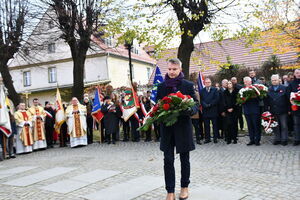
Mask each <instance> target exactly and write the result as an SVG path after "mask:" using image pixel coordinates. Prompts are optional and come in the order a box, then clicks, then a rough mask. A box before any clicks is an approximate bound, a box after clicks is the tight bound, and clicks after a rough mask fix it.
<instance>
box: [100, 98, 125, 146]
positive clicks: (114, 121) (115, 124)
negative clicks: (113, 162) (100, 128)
mask: <svg viewBox="0 0 300 200" xmlns="http://www.w3.org/2000/svg"><path fill="white" fill-rule="evenodd" d="M116 103H117V102H112V100H111V97H109V96H106V97H105V98H104V104H103V106H102V107H101V112H102V113H103V114H104V117H103V123H104V129H105V133H106V141H107V143H108V144H110V143H111V141H112V143H113V144H115V143H116V135H117V131H118V129H119V118H120V117H121V115H122V112H121V109H120V106H119V105H117V104H116Z"/></svg>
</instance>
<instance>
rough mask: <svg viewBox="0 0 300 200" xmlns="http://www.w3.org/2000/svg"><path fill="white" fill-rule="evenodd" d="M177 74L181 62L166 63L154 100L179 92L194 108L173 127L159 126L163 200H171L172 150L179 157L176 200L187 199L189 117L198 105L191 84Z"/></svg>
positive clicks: (191, 144)
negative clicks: (189, 99) (178, 194)
mask: <svg viewBox="0 0 300 200" xmlns="http://www.w3.org/2000/svg"><path fill="white" fill-rule="evenodd" d="M181 70H182V68H181V62H180V60H179V59H171V60H169V61H168V72H167V74H166V77H165V82H163V83H161V84H159V85H158V87H157V100H159V99H162V98H163V97H165V96H167V95H168V94H170V93H174V92H177V91H180V92H181V93H182V94H184V95H190V96H191V97H192V98H193V99H194V100H195V101H196V102H197V103H196V105H195V106H193V107H192V108H189V109H188V110H186V111H184V112H182V113H181V115H180V116H179V119H178V121H177V122H176V123H175V124H174V125H173V126H169V127H166V126H165V125H164V124H160V128H161V142H160V149H161V150H162V151H163V152H164V174H165V184H166V190H167V192H168V194H167V198H166V199H167V200H174V199H175V194H174V189H175V168H174V148H176V153H179V154H180V162H181V192H180V196H179V199H181V200H183V199H187V198H188V195H189V194H188V185H189V183H190V179H189V178H190V161H189V155H190V154H189V152H190V151H192V150H194V149H195V145H194V141H193V126H192V122H191V118H190V117H191V116H192V115H194V114H196V113H197V111H198V107H199V105H198V100H197V98H196V96H195V91H194V84H193V83H192V82H190V81H187V80H184V79H183V78H184V75H183V73H182V72H181Z"/></svg>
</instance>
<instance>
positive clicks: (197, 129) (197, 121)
mask: <svg viewBox="0 0 300 200" xmlns="http://www.w3.org/2000/svg"><path fill="white" fill-rule="evenodd" d="M192 124H193V126H194V129H195V136H196V140H197V141H200V140H201V135H202V134H203V126H202V124H201V127H202V130H201V128H200V119H199V118H198V119H192ZM201 132H202V134H201ZM202 138H203V137H202Z"/></svg>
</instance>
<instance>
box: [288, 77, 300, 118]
mask: <svg viewBox="0 0 300 200" xmlns="http://www.w3.org/2000/svg"><path fill="white" fill-rule="evenodd" d="M287 89H288V90H287V91H288V94H289V95H288V96H289V98H290V95H291V92H298V91H299V90H300V79H296V78H295V79H294V80H293V81H292V82H291V83H290V84H289V86H288V88H287ZM292 113H293V115H296V116H300V109H298V110H297V111H292Z"/></svg>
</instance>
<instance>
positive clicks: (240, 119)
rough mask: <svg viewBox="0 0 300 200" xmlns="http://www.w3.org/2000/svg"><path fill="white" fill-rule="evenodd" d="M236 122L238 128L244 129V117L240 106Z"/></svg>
mask: <svg viewBox="0 0 300 200" xmlns="http://www.w3.org/2000/svg"><path fill="white" fill-rule="evenodd" d="M237 112H238V123H239V124H240V129H241V130H243V129H244V118H243V112H242V107H240V106H239V107H238V111H237Z"/></svg>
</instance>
